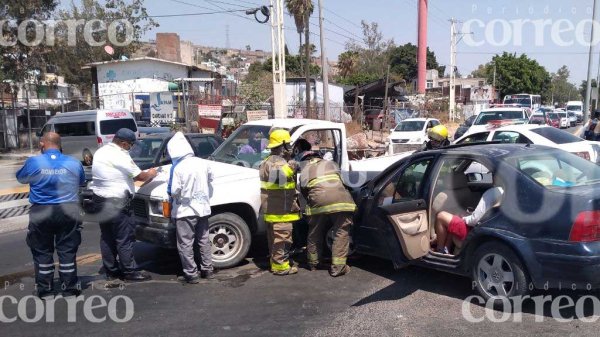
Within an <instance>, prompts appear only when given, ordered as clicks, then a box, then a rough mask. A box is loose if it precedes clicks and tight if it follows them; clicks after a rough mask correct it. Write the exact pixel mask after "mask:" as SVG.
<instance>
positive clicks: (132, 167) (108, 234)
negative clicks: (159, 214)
mask: <svg viewBox="0 0 600 337" xmlns="http://www.w3.org/2000/svg"><path fill="white" fill-rule="evenodd" d="M135 141H136V135H135V132H133V131H131V130H129V129H120V130H118V131H117V133H116V134H115V137H114V139H113V141H112V143H110V144H107V145H105V146H103V147H101V148H100V149H98V151H96V153H95V155H94V162H93V164H92V185H91V189H92V192H94V197H93V200H94V203H95V204H96V207H97V209H99V210H101V211H100V212H99V213H98V216H99V217H101V218H100V219H99V223H100V232H101V237H100V251H101V253H102V264H103V265H104V269H105V271H106V278H107V279H108V280H114V279H117V278H124V279H125V280H127V281H145V280H148V279H150V276H149V275H146V274H144V273H141V272H139V271H138V267H137V264H136V262H135V259H134V257H133V244H134V242H135V222H134V221H133V219H131V214H130V213H131V210H130V207H129V203H130V201H131V199H132V197H133V194H134V193H135V187H134V184H133V182H134V181H148V180H151V179H154V177H156V174H157V173H156V170H155V169H150V170H147V171H142V170H140V168H139V167H137V165H136V164H135V163H134V162H133V160H132V159H131V156H130V155H129V150H130V149H131V147H132V146H133V144H134V143H135Z"/></svg>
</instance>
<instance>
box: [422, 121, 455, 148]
mask: <svg viewBox="0 0 600 337" xmlns="http://www.w3.org/2000/svg"><path fill="white" fill-rule="evenodd" d="M427 136H428V137H429V141H427V142H426V143H425V145H424V146H423V148H422V149H421V151H427V150H437V149H441V148H443V147H446V146H448V145H450V140H448V129H447V128H446V127H445V126H443V125H441V124H440V125H436V126H434V127H432V128H431V129H429V131H427Z"/></svg>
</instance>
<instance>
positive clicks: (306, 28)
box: [304, 12, 317, 118]
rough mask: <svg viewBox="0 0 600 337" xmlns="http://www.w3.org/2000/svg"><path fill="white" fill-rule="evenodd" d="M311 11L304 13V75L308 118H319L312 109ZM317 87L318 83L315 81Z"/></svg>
mask: <svg viewBox="0 0 600 337" xmlns="http://www.w3.org/2000/svg"><path fill="white" fill-rule="evenodd" d="M309 29H310V13H309V12H306V13H305V14H304V57H305V58H306V59H305V60H304V62H305V65H304V76H305V77H306V82H305V83H306V90H305V92H306V94H305V95H306V97H305V99H306V118H317V117H316V113H315V115H312V113H311V109H310V92H311V91H312V90H311V80H310V34H309V32H310V31H309ZM315 87H316V83H315ZM316 98H317V93H316V88H315V99H316Z"/></svg>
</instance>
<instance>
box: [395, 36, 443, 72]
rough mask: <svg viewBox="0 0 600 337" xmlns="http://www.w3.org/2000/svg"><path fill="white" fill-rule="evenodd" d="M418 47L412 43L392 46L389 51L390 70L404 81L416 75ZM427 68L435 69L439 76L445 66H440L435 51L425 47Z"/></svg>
mask: <svg viewBox="0 0 600 337" xmlns="http://www.w3.org/2000/svg"><path fill="white" fill-rule="evenodd" d="M417 52H418V47H417V46H416V45H414V44H412V43H407V44H405V45H403V46H398V47H393V48H391V49H390V51H389V63H390V66H391V69H390V71H391V72H392V73H393V74H396V75H399V76H400V77H401V78H402V79H404V80H406V81H412V80H414V79H416V78H417V76H418V67H417ZM427 69H437V70H438V72H439V75H440V77H443V76H444V72H445V71H446V67H445V66H440V65H439V63H438V62H437V58H436V57H435V53H434V52H432V51H431V50H429V48H427Z"/></svg>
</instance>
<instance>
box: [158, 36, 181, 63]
mask: <svg viewBox="0 0 600 337" xmlns="http://www.w3.org/2000/svg"><path fill="white" fill-rule="evenodd" d="M156 53H157V57H158V58H159V59H162V60H167V61H173V62H181V42H180V40H179V35H177V34H175V33H156Z"/></svg>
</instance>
